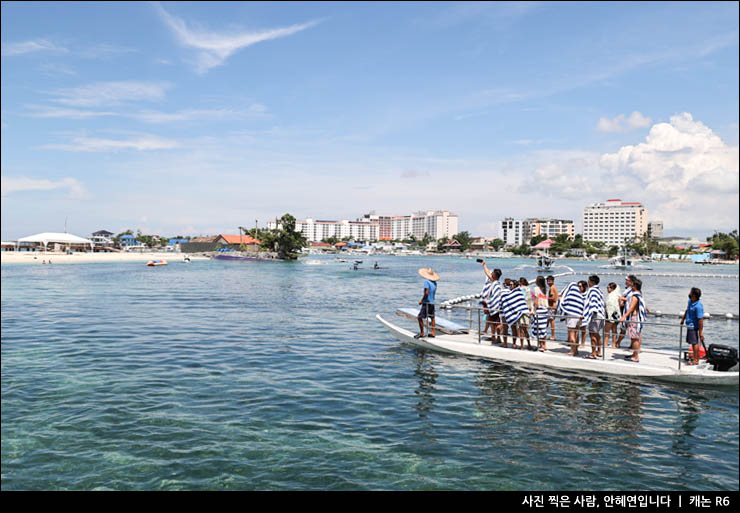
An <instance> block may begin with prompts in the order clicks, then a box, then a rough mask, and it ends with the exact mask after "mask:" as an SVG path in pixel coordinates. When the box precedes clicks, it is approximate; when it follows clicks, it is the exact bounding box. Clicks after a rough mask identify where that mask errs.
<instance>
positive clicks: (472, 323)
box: [425, 297, 685, 370]
mask: <svg viewBox="0 0 740 513" xmlns="http://www.w3.org/2000/svg"><path fill="white" fill-rule="evenodd" d="M477 302H478V298H476V297H472V298H471V299H469V300H468V302H467V304H461V303H457V304H452V303H450V302H445V303H434V305H435V309H437V310H440V309H441V310H453V309H454V310H462V311H467V312H468V327H469V332H473V331H474V330H475V332H477V336H478V343H479V344H480V343H482V342H483V336H484V335H483V333H484V332H485V330H486V328H487V326H488V325H492V326H508V325H507V323H506V322H505V320H504V321H498V322H496V321H490V320H488V319H487V318H486V316H488V315H491V316H493V315H496V314H503V310H493V309H491V308H484V307H483V306H481V305H480V304H475V303H477ZM527 315H529V318H530V323H529V325H527V326H526V329H527V332H528V333H529V330H530V328H531V327H532V326H536V325H537V321H538V320H539V315H538V314H537V312H536V311H535V312H528V313H527ZM546 315H547V319H548V322H547V324H546V325H545V330H547V329H548V328H550V321H552V322H553V323H554V322H555V321H556V320H558V321H565V320H567V319H576V318H577V319H581V320H582V319H583V317H582V316H574V315H567V314H563V313H559V312H553V311H551V310H549V311H548V313H547V314H546ZM601 320H603V321H604V322H603V326H602V328H601V333H600V335H601V340H600V341H599V342H598V344H597V346H596V347H598V349H597V351H599V352H601V357H600V359H601V360H605V359H606V353H607V349H620V348H618V347H611V348H607V347H606V344H605V341H606V328H607V322H611V323H613V324H617V325H620V335H621V336H622V337H623V338H626V339H627V340H630V338H629V335H628V334H626V333H625V331H626V327H627V325H629V324H639V325H641V326H655V327H664V328H672V329H675V328H678V369H679V370H681V361H682V360H683V352H684V329H685V325H684V324H683V323H675V322H660V321H649V320H643V321H636V320H631V319H626V320H625V321H609V320H608V319H601ZM425 325H426V330H427V333H428V332H429V328H430V320H429V318H427V319H425ZM481 327H483V330H481ZM552 329H554V328H552ZM569 329H572V328H569ZM577 330H578V331H579V335H577V337H576V340H577V342H576V343H578V344H579V345H580V344H581V342H580V341H578V338H579V337H581V336H582V335H580V333H586V334H589V335H590V334H591V332H590V331H589V329H588V326H585V325H581V326H578V328H577ZM539 333H540V332H539V330H538V336H535V337H529V336H528V337H521V336H513V335H508V334H506V335H503V334H502V335H495V334H493V333H492V334H491V336H492V337H500V338H502V339H503V340H504V341H506V340H511V341H512V346H513V345H514V344H515V343H516V342H519V343H520V345H522V346H523V344H524V342H525V341H526V342H527V343H528V344H529V343H530V342H531V341H537V343H538V344H539V342H540V341H552V342H560V343H565V344H573V342H571V341H567V340H566V341H562V340H556V339H551V338H547V337H541V336H539ZM614 336H616V333H615V334H614ZM612 342H613V341H612ZM591 344H592V348H593V347H594V342H593V341H591ZM629 351H637V352H638V353H658V351H657V350H651V349H644V348H643V345H642V344H640V349H637V350H635V349H629Z"/></svg>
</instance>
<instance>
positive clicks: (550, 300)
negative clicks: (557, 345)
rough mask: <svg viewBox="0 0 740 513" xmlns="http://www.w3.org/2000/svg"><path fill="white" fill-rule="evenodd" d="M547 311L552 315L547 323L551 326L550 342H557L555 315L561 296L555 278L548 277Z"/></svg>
mask: <svg viewBox="0 0 740 513" xmlns="http://www.w3.org/2000/svg"><path fill="white" fill-rule="evenodd" d="M547 287H548V292H547V309H548V311H549V314H550V319H549V320H548V321H547V323H548V324H549V325H550V330H551V332H550V333H551V335H550V340H555V313H556V312H557V311H558V302H559V299H560V296H558V288H557V287H556V286H555V277H554V276H548V277H547Z"/></svg>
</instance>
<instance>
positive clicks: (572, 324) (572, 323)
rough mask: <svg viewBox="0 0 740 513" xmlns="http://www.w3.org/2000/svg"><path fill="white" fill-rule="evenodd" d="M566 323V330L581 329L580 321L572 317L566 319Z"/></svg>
mask: <svg viewBox="0 0 740 513" xmlns="http://www.w3.org/2000/svg"><path fill="white" fill-rule="evenodd" d="M566 323H567V324H568V329H571V330H577V329H578V328H580V327H581V319H575V318H572V317H568V319H567V321H566Z"/></svg>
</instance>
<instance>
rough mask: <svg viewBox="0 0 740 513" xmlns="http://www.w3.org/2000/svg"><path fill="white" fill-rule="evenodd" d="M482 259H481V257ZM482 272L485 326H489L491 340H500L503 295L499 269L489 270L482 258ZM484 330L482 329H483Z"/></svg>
mask: <svg viewBox="0 0 740 513" xmlns="http://www.w3.org/2000/svg"><path fill="white" fill-rule="evenodd" d="M481 260H482V259H481ZM482 263H483V272H484V273H485V274H486V284H485V286H484V287H483V293H482V295H483V300H484V305H483V308H484V309H487V312H486V328H485V330H487V329H488V328H489V326H490V328H491V341H492V342H501V334H502V332H503V325H502V323H501V298H502V296H503V287H502V286H501V282H500V281H499V278H501V274H502V272H501V269H494V270H493V272H491V271H490V270H489V269H488V266H487V265H486V261H485V260H482ZM485 330H484V331H485Z"/></svg>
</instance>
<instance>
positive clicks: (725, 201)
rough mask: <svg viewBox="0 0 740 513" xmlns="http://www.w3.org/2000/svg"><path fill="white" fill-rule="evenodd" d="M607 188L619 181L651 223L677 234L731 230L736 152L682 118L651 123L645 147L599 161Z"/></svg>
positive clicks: (697, 124) (735, 215)
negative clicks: (630, 186) (675, 228)
mask: <svg viewBox="0 0 740 513" xmlns="http://www.w3.org/2000/svg"><path fill="white" fill-rule="evenodd" d="M600 166H601V168H602V169H603V170H605V171H606V176H607V177H609V180H608V181H607V182H606V183H607V184H609V183H610V182H611V183H614V184H616V183H618V182H619V181H620V180H621V179H622V178H624V179H627V180H631V181H633V182H634V183H635V184H636V185H635V188H634V189H633V190H632V191H631V195H632V197H633V198H634V197H636V196H637V198H636V200H639V201H643V202H645V203H646V206H647V207H648V211H649V212H650V217H651V218H656V219H662V220H663V221H664V223H666V224H667V225H671V224H672V225H675V226H679V227H682V228H692V229H699V228H704V229H706V230H707V231H708V232H711V231H712V230H713V229H715V228H720V227H731V226H734V227H736V226H737V222H738V147H737V146H728V145H727V144H725V143H724V142H723V141H722V139H720V138H719V136H717V135H716V134H715V133H714V132H713V131H712V130H711V129H710V128H709V127H707V126H706V125H704V124H703V123H701V122H700V121H695V120H694V119H693V117H692V116H691V114H689V113H687V112H684V113H681V114H677V115H675V116H672V117H671V118H670V122H669V123H657V124H655V125H653V127H652V128H651V129H650V133H649V134H648V136H647V137H646V139H645V142H642V143H639V144H637V145H628V146H624V147H622V148H620V149H619V151H617V152H616V153H607V154H604V155H602V156H601V159H600Z"/></svg>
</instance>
